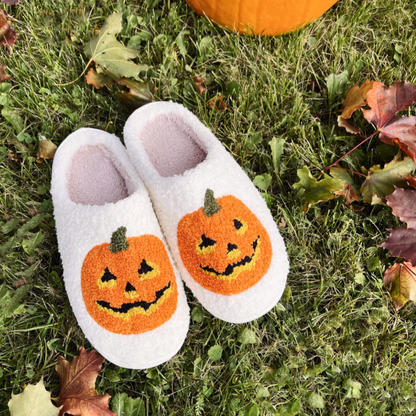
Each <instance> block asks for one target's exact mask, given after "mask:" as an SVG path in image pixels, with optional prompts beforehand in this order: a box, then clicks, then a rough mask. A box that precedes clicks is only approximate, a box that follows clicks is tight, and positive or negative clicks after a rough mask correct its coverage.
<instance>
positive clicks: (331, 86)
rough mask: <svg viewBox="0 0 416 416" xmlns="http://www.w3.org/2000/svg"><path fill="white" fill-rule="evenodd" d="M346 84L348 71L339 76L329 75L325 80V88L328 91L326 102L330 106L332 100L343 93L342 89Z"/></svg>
mask: <svg viewBox="0 0 416 416" xmlns="http://www.w3.org/2000/svg"><path fill="white" fill-rule="evenodd" d="M347 82H348V71H344V72H341V73H340V74H338V75H336V74H331V75H329V76H328V77H327V79H326V87H327V89H328V102H329V104H331V103H332V102H333V101H334V98H335V97H336V96H337V95H339V94H342V93H343V92H344V87H345V85H346V84H347Z"/></svg>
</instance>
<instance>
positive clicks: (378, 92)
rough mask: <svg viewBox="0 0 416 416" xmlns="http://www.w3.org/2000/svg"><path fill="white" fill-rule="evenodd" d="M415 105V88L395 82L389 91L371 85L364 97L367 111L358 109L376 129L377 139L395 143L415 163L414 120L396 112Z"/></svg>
mask: <svg viewBox="0 0 416 416" xmlns="http://www.w3.org/2000/svg"><path fill="white" fill-rule="evenodd" d="M414 102H416V85H415V84H411V83H409V82H395V83H394V84H392V85H391V86H390V88H387V87H385V86H384V85H383V84H382V83H381V82H378V81H377V82H375V83H374V85H373V88H372V89H371V90H370V91H369V92H368V94H367V103H368V105H369V106H370V107H371V110H362V112H363V114H364V117H365V118H366V119H367V120H368V121H369V122H370V123H372V124H373V125H375V126H376V127H377V131H378V132H379V133H380V135H379V137H380V140H381V141H383V142H384V143H387V144H391V145H392V144H397V145H398V146H399V147H400V148H401V149H402V150H403V151H404V152H405V153H406V154H407V155H409V156H410V157H411V158H413V160H414V161H416V117H414V116H410V117H407V116H403V117H400V116H397V115H396V113H397V112H398V111H402V110H407V109H408V108H409V107H410V106H411V105H412V104H413V103H414Z"/></svg>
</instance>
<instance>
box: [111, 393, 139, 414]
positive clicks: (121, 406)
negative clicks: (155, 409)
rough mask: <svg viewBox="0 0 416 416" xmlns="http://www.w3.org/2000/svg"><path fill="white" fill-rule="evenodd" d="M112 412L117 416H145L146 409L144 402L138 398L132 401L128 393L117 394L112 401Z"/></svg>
mask: <svg viewBox="0 0 416 416" xmlns="http://www.w3.org/2000/svg"><path fill="white" fill-rule="evenodd" d="M111 410H112V411H113V412H115V413H117V416H145V415H146V409H145V406H144V402H143V400H142V399H141V398H140V397H138V398H137V399H132V398H131V397H128V396H127V394H126V393H121V394H116V395H115V396H114V398H113V399H112V400H111Z"/></svg>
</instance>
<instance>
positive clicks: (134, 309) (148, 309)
mask: <svg viewBox="0 0 416 416" xmlns="http://www.w3.org/2000/svg"><path fill="white" fill-rule="evenodd" d="M169 289H171V284H170V282H169V283H168V285H167V286H165V287H164V288H163V289H160V290H158V291H157V292H156V299H155V300H154V301H153V302H146V301H144V300H138V301H137V302H130V303H123V304H122V305H121V307H120V308H115V307H113V306H111V305H110V303H109V302H106V301H105V300H97V301H96V303H97V305H98V308H99V309H101V310H104V311H105V312H108V313H110V314H111V315H114V316H119V317H122V318H129V317H130V316H131V315H135V314H138V313H141V314H148V313H152V312H153V311H154V309H155V308H157V307H158V306H159V305H160V302H159V301H160V300H161V299H162V298H165V297H166V296H167V295H168V294H169V293H170V292H171V290H169ZM164 295H166V296H164ZM158 302H159V304H158Z"/></svg>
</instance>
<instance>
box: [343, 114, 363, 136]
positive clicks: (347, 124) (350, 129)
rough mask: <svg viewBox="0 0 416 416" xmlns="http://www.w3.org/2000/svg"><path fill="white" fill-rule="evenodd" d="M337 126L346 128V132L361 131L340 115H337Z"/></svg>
mask: <svg viewBox="0 0 416 416" xmlns="http://www.w3.org/2000/svg"><path fill="white" fill-rule="evenodd" d="M338 126H339V127H344V129H345V130H347V132H348V133H351V134H360V133H361V130H360V129H359V128H358V127H357V126H354V125H353V124H351V123H350V122H349V121H348V120H346V119H345V118H342V116H338Z"/></svg>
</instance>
